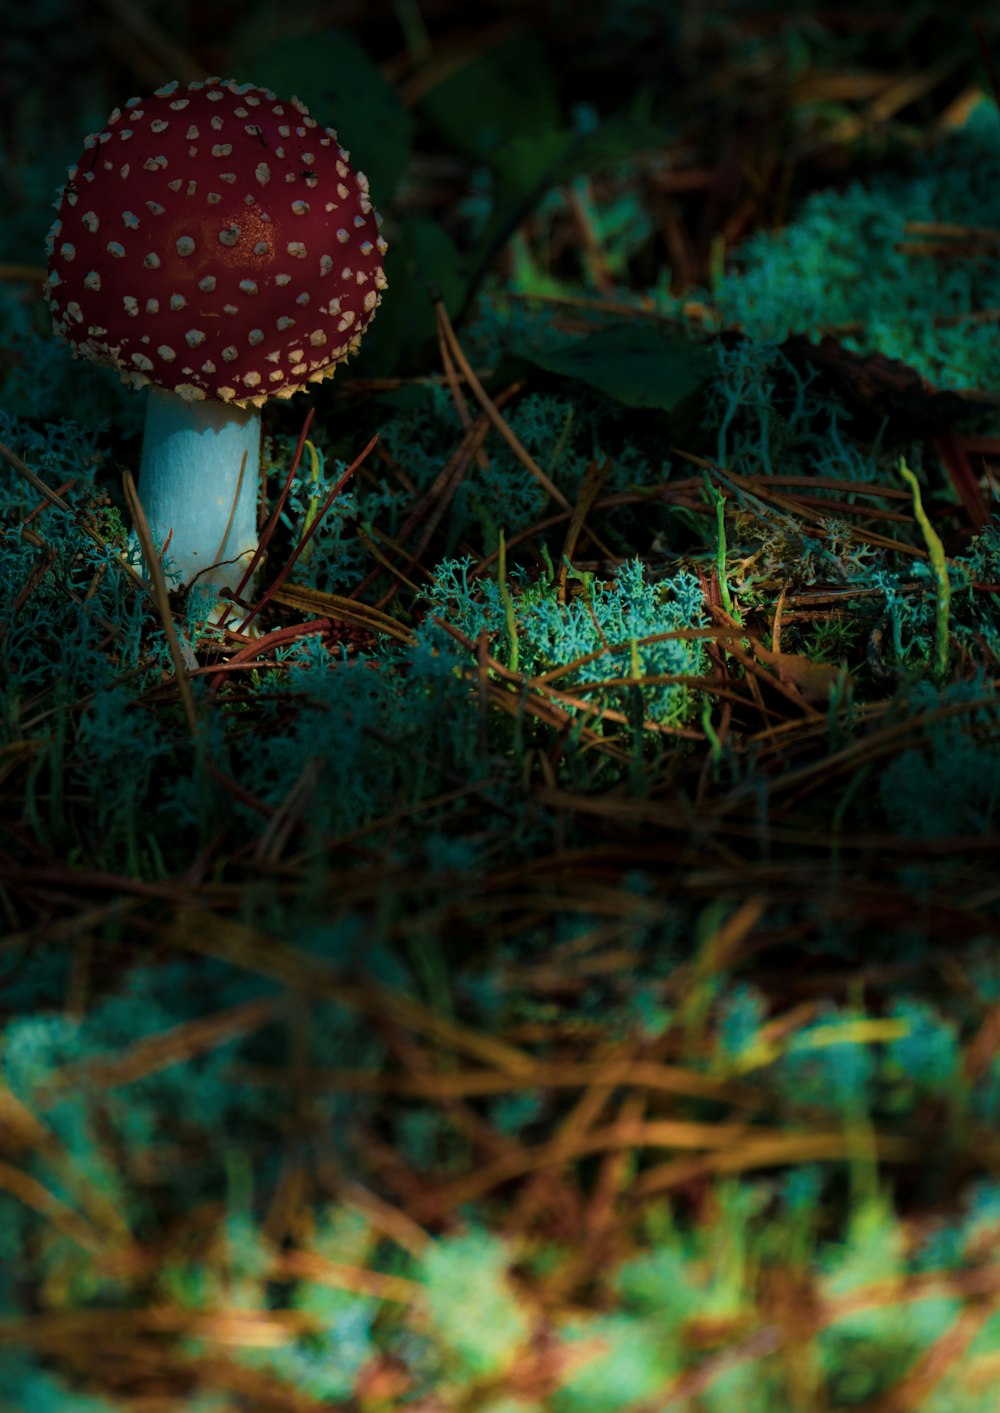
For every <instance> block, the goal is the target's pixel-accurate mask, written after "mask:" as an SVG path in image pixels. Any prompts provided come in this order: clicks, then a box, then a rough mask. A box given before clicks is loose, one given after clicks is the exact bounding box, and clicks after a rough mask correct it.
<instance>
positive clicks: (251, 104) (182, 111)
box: [45, 78, 386, 406]
mask: <svg viewBox="0 0 1000 1413" xmlns="http://www.w3.org/2000/svg"><path fill="white" fill-rule="evenodd" d="M348 157H349V154H348V153H347V152H346V151H345V150H344V148H343V147H341V146H340V145H339V143H338V141H337V134H336V133H335V132H334V130H333V129H332V128H323V127H320V126H319V124H318V123H317V122H316V119H315V118H312V117H310V116H309V113H308V111H307V109H306V108H305V107H304V106H303V104H302V103H300V102H299V101H298V99H296V98H292V99H289V100H288V101H285V100H282V99H279V98H277V97H276V96H275V94H273V93H272V92H271V91H270V90H269V89H263V88H256V87H254V86H253V85H252V84H236V83H233V82H231V81H225V80H222V79H219V78H210V79H206V80H204V81H203V82H201V81H199V82H195V83H191V84H188V85H187V87H186V88H182V87H181V86H180V85H179V84H177V83H171V84H167V85H166V86H165V87H163V88H158V89H157V90H156V92H155V93H154V94H152V95H151V96H150V97H149V98H130V99H129V100H128V102H127V103H126V104H125V106H124V109H118V108H116V109H115V110H114V112H113V113H112V114H111V116H110V117H109V118H108V121H107V125H106V127H105V128H104V130H103V131H102V132H100V133H97V134H91V136H90V137H88V138H87V139H86V141H85V143H84V153H83V156H82V157H81V158H80V161H79V162H78V163H76V164H75V165H74V166H73V167H71V168H70V169H69V176H68V180H67V182H66V184H65V186H63V187H61V188H60V190H59V199H58V201H57V203H56V210H57V211H58V217H57V219H56V221H55V223H54V224H53V226H52V229H51V231H50V232H49V236H48V241H47V245H48V250H49V261H48V270H49V273H48V279H47V281H46V285H45V292H46V298H47V299H48V303H49V307H50V309H51V311H52V316H53V327H54V329H55V331H56V333H58V334H60V335H62V337H63V338H65V339H67V340H68V341H69V343H70V344H71V345H72V347H73V352H74V354H77V355H79V356H81V357H85V358H90V359H92V360H94V361H95V362H98V363H111V364H113V365H114V366H115V367H116V368H117V369H118V371H119V373H120V374H121V376H122V379H123V381H124V382H127V383H130V384H131V385H132V386H134V387H141V386H143V385H144V384H146V383H155V384H157V385H158V386H159V387H162V388H165V389H166V390H167V391H169V392H173V393H176V394H177V395H178V396H179V397H182V398H184V399H186V400H188V401H196V400H201V399H203V398H214V399H216V400H218V401H220V402H232V403H235V404H237V405H239V406H246V405H248V404H250V403H253V404H256V405H257V406H260V404H261V403H263V402H265V401H266V400H267V399H268V398H269V397H290V396H291V395H292V393H294V392H299V391H300V390H301V389H302V388H304V387H305V386H306V385H307V384H308V383H310V382H316V381H319V380H320V379H322V378H324V377H327V376H329V375H330V374H331V373H333V372H334V371H335V370H336V366H337V364H338V363H342V362H343V361H344V359H346V358H347V357H348V356H349V355H350V354H351V353H353V352H355V351H356V349H357V347H358V345H359V343H360V341H361V335H362V333H363V332H364V329H365V327H366V326H367V324H368V322H369V321H370V320H371V318H372V316H373V315H374V313H375V310H376V308H377V307H378V304H379V301H380V299H381V294H382V291H383V290H384V289H385V287H386V281H385V275H384V273H383V270H382V257H383V256H384V254H385V250H386V243H385V241H384V240H383V239H382V237H381V235H380V234H379V217H378V216H377V215H376V213H375V210H374V208H373V207H372V204H371V200H370V199H369V195H368V181H367V178H366V177H365V176H364V174H363V173H361V172H355V171H354V170H353V169H352V168H351V166H350V164H349V162H348Z"/></svg>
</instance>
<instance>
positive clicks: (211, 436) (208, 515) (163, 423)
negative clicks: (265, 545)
mask: <svg viewBox="0 0 1000 1413" xmlns="http://www.w3.org/2000/svg"><path fill="white" fill-rule="evenodd" d="M244 458H245V461H244ZM259 482H260V411H259V409H258V408H256V407H235V406H233V405H232V404H229V403H223V402H217V401H216V400H215V399H205V400H204V401H199V402H188V401H185V400H184V399H183V398H181V397H178V396H177V395H176V394H175V393H172V392H166V391H165V390H164V389H162V388H158V387H150V388H149V390H148V401H147V403H146V429H145V434H144V436H143V443H142V461H141V463H140V467H139V500H140V501H141V502H142V508H143V510H144V511H145V513H146V519H147V520H148V521H149V528H150V530H151V531H152V535H153V541H154V543H155V544H156V546H157V548H158V549H162V548H163V545H164V544H165V543H166V541H167V537H168V536H170V543H169V544H168V545H167V552H166V559H167V560H168V561H170V560H172V561H173V565H174V567H175V569H176V570H178V571H179V572H180V576H181V582H182V583H183V584H185V585H188V584H191V582H192V581H193V580H195V581H196V583H197V586H198V587H199V588H206V589H212V590H217V589H221V588H223V587H226V588H229V589H235V588H236V585H237V584H238V583H239V581H240V579H241V577H242V575H243V572H244V570H245V569H246V566H247V564H248V563H249V561H250V559H251V558H252V556H253V554H254V551H255V550H256V548H257V488H258V485H259Z"/></svg>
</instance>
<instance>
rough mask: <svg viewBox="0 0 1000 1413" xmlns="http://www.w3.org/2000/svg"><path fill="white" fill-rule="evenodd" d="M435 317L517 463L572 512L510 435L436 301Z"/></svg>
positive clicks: (446, 340) (483, 407)
mask: <svg viewBox="0 0 1000 1413" xmlns="http://www.w3.org/2000/svg"><path fill="white" fill-rule="evenodd" d="M434 313H435V315H436V316H437V321H438V327H439V328H440V330H441V333H442V336H443V338H444V340H445V343H446V344H447V346H448V348H449V350H450V352H451V356H452V357H453V358H454V360H455V362H456V363H457V364H458V366H459V368H460V369H461V371H462V375H463V376H464V378H465V381H466V382H467V383H468V384H469V387H470V388H471V389H472V393H473V396H474V397H475V399H476V401H477V402H478V403H479V406H480V407H481V408H482V409H483V411H484V412H485V413H486V415H487V417H488V418H489V419H490V421H491V422H492V423H493V425H494V427H495V428H496V429H497V431H498V432H499V433H500V435H501V436H502V437H503V439H504V441H505V442H506V443H507V445H508V446H509V447H510V449H511V451H512V452H513V453H514V455H515V456H516V457H517V459H518V461H520V463H521V465H522V466H525V467H527V469H528V470H529V471H530V472H531V474H532V475H533V476H534V478H535V480H536V481H537V482H538V483H539V485H540V486H541V487H542V488H543V490H544V491H545V493H546V495H548V496H550V497H551V499H552V500H554V501H555V502H556V503H557V505H561V506H562V508H563V510H570V509H571V506H570V503H569V501H568V500H567V499H566V497H565V496H564V495H563V493H562V491H561V490H560V489H559V487H558V486H557V485H556V484H555V482H554V481H552V480H550V479H549V477H548V476H546V474H545V472H544V471H543V470H542V468H541V467H540V466H539V464H538V462H537V461H536V460H535V459H534V457H533V456H532V455H531V454H530V453H529V452H528V451H527V449H526V448H525V447H523V446H522V445H521V443H520V441H519V440H518V438H517V437H516V436H515V435H514V433H513V432H512V431H511V429H510V427H509V426H508V424H507V423H506V422H505V421H504V419H503V418H502V417H501V416H500V413H499V412H498V411H497V408H496V406H495V405H494V403H493V400H492V399H491V397H490V395H489V393H488V392H487V391H486V389H485V388H484V387H483V385H482V383H481V382H480V381H479V379H478V378H477V377H476V374H475V371H474V369H473V367H472V364H471V363H470V362H469V360H468V359H467V358H466V356H465V353H464V351H463V349H462V345H461V344H460V343H459V341H458V335H457V334H456V333H455V330H454V329H453V328H452V324H451V320H450V319H449V318H448V312H447V310H446V309H445V307H444V303H443V301H442V300H441V299H436V300H435V301H434Z"/></svg>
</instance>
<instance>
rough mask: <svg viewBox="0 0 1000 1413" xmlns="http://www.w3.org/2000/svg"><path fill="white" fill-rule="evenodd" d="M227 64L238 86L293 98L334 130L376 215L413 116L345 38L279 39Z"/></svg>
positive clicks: (336, 34) (400, 167) (397, 168)
mask: <svg viewBox="0 0 1000 1413" xmlns="http://www.w3.org/2000/svg"><path fill="white" fill-rule="evenodd" d="M233 63H234V66H235V73H234V77H236V78H237V79H239V80H240V81H241V82H249V83H255V84H259V85H262V86H264V87H267V88H273V89H274V91H275V93H278V94H280V95H281V96H282V97H283V98H291V97H292V96H293V95H294V96H295V97H298V98H301V100H302V102H303V103H305V105H306V107H307V108H308V109H309V111H310V113H311V114H312V116H313V117H314V118H315V119H316V121H317V122H319V123H322V124H323V125H324V126H328V127H333V128H336V129H337V132H338V136H339V138H340V141H341V142H342V143H343V144H344V146H345V147H346V148H348V149H349V151H350V153H351V164H352V166H353V167H354V168H355V170H356V171H362V172H364V173H365V175H366V176H367V177H368V180H369V182H370V183H371V189H372V199H373V200H374V202H375V205H376V208H377V207H378V204H379V201H385V200H386V199H387V198H388V197H389V196H390V195H391V194H392V192H393V191H394V190H395V188H396V186H397V185H398V184H399V180H400V178H401V177H402V175H403V172H404V171H405V170H406V165H407V163H408V161H409V157H410V139H411V136H412V132H413V116H412V114H411V113H410V112H409V110H408V109H407V108H406V107H404V105H403V101H402V99H401V98H400V97H399V94H398V93H397V92H396V90H395V89H394V88H393V87H392V85H391V84H390V83H388V82H387V81H386V79H384V78H383V77H382V74H381V73H380V72H379V70H378V68H377V67H376V65H375V64H374V63H373V62H372V60H371V59H370V58H369V57H368V55H367V54H366V52H365V51H364V49H363V48H362V47H361V45H360V44H359V43H358V41H357V40H356V39H355V38H354V36H353V35H352V34H349V33H348V32H347V31H346V30H329V31H327V33H325V34H308V35H305V34H304V35H299V36H297V37H292V38H289V39H279V40H277V41H276V42H269V43H267V44H266V45H261V47H259V48H253V47H248V48H247V49H245V50H244V51H242V52H240V53H239V54H238V55H237V56H236V58H235V59H234V61H233Z"/></svg>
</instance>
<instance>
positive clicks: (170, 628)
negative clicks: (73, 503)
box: [125, 471, 201, 736]
mask: <svg viewBox="0 0 1000 1413" xmlns="http://www.w3.org/2000/svg"><path fill="white" fill-rule="evenodd" d="M125 499H126V500H127V501H128V508H129V511H130V513H131V515H132V524H133V526H134V527H135V533H136V536H137V538H138V540H139V544H140V546H141V548H142V557H143V559H144V560H145V563H146V570H147V572H148V574H149V580H150V584H151V585H152V590H153V602H154V603H155V604H156V611H157V613H158V614H159V615H160V622H161V623H162V624H163V631H164V633H165V634H166V635H167V647H168V649H169V650H170V660H171V662H172V663H173V665H174V675H175V677H176V678H177V690H178V691H179V692H180V695H181V704H182V706H183V707H184V715H185V716H186V717H187V723H188V730H189V731H190V732H191V735H192V736H196V735H197V733H198V730H199V728H200V726H201V723H200V722H199V720H198V712H197V710H196V709H195V704H194V693H193V692H192V690H191V683H190V682H189V681H188V676H187V667H186V665H185V662H184V654H183V653H182V651H181V645H180V641H179V640H178V637H177V630H176V628H175V627H174V618H173V614H172V613H171V611H170V600H169V599H168V598H167V586H166V583H165V581H164V578H163V566H162V565H161V564H160V560H159V556H158V555H157V553H156V550H155V549H154V548H153V537H152V535H151V534H150V532H149V521H148V520H147V519H146V512H145V511H144V510H143V508H142V505H141V504H140V502H139V496H138V493H137V492H136V489H135V482H134V481H133V480H132V473H131V471H126V472H125ZM190 651H191V650H190V648H189V649H188V652H189V653H190ZM193 665H194V666H197V663H194V664H193Z"/></svg>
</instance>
